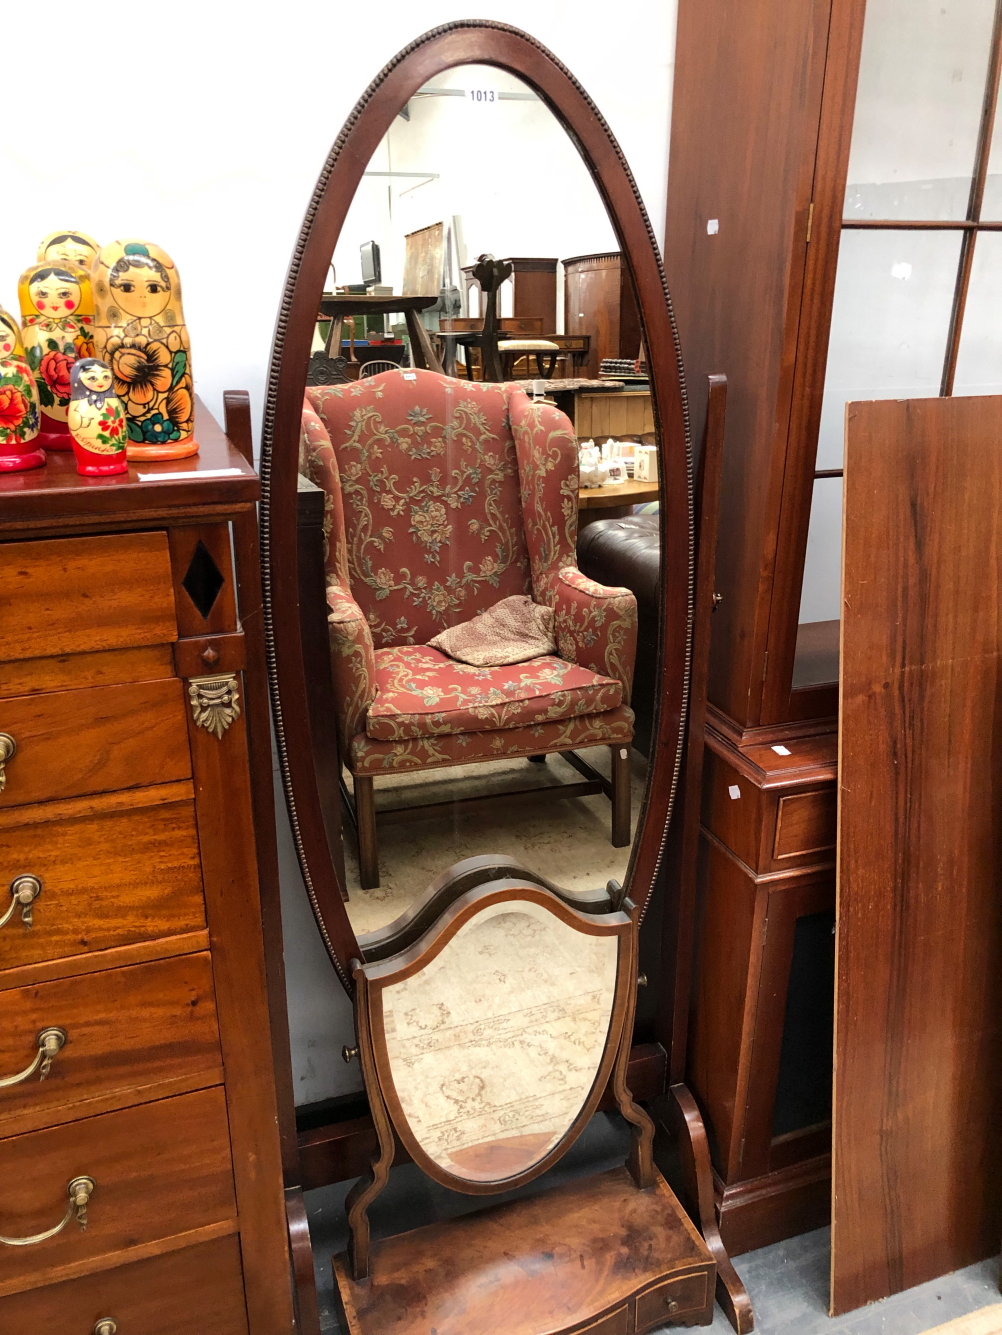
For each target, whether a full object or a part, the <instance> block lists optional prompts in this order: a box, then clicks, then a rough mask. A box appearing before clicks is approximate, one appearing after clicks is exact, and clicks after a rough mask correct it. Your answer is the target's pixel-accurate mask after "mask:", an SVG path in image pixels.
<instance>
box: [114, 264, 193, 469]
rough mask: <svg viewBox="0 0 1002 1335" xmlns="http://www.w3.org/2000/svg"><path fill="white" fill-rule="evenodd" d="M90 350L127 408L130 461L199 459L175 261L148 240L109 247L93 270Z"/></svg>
mask: <svg viewBox="0 0 1002 1335" xmlns="http://www.w3.org/2000/svg"><path fill="white" fill-rule="evenodd" d="M92 276H93V282H94V297H95V303H96V310H97V314H96V321H95V330H94V343H95V348H96V351H97V352H98V354H99V355H100V356H101V357H103V358H104V360H105V361H106V362H107V363H108V365H109V366H110V367H111V370H112V374H113V375H114V378H115V380H114V383H115V392H116V393H117V394H118V396H119V398H120V399H121V400H122V402H123V403H124V404H125V412H126V416H127V418H128V431H129V444H128V455H129V458H130V459H183V458H185V457H186V456H187V455H189V454H197V453H198V444H197V442H196V441H195V439H194V435H193V431H194V416H195V413H194V402H193V395H192V379H191V355H190V345H189V342H188V330H187V329H186V328H185V324H184V313H183V311H182V309H181V282H180V279H179V278H178V273H177V269H176V268H175V267H174V261H173V260H172V259H171V258H170V256H169V255H168V254H167V253H166V252H165V251H163V250H161V249H160V247H159V246H156V245H154V244H153V242H152V241H113V242H112V243H111V244H110V245H107V246H104V247H102V249H101V253H100V255H99V256H98V258H97V260H96V261H95V262H94V269H93V275H92Z"/></svg>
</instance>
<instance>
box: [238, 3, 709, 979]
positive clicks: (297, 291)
mask: <svg viewBox="0 0 1002 1335" xmlns="http://www.w3.org/2000/svg"><path fill="white" fill-rule="evenodd" d="M459 65H491V66H495V67H497V68H498V69H501V70H505V71H507V72H508V73H510V74H513V75H514V76H516V77H517V78H519V79H521V80H522V81H523V82H524V83H526V84H527V85H528V86H529V87H530V88H532V89H533V90H534V91H535V92H536V93H537V94H538V95H539V97H540V98H541V99H542V100H543V101H544V102H545V103H546V105H547V106H548V107H549V109H550V110H551V111H552V113H553V114H554V116H555V117H556V118H557V120H558V121H559V122H560V124H561V125H562V126H563V128H564V129H565V131H566V132H567V134H568V135H569V136H570V138H571V141H572V142H573V144H574V145H575V147H576V148H577V150H578V152H579V154H580V155H581V158H582V160H583V161H584V163H585V166H586V167H587V169H588V171H589V173H590V175H591V178H592V180H593V181H594V183H595V186H596V188H597V190H598V192H599V195H600V197H601V199H602V201H603V203H604V204H605V207H606V210H607V212H608V215H609V221H610V223H611V225H612V228H613V230H614V232H615V233H616V236H617V238H618V241H619V245H620V249H621V252H622V255H623V258H624V262H625V264H626V266H627V269H628V271H629V274H630V276H631V279H632V281H633V286H634V290H635V292H636V297H637V303H638V306H639V309H640V316H641V323H642V327H643V330H644V339H645V347H646V351H647V359H648V367H649V371H650V386H651V399H652V406H653V411H654V418H655V424H656V427H657V434H658V450H659V469H660V477H661V479H662V493H661V506H660V536H661V581H660V587H661V632H660V646H659V656H660V662H659V665H658V674H657V678H656V680H658V681H659V682H660V693H659V698H658V699H657V701H656V712H655V724H654V732H653V739H652V746H651V754H650V757H649V774H648V783H647V791H646V797H645V801H644V805H643V808H642V811H641V814H640V818H639V821H638V824H637V829H636V833H635V836H634V840H633V845H632V849H631V853H630V861H629V868H628V870H627V873H626V881H625V886H624V890H625V894H626V895H628V896H629V898H630V899H631V900H632V901H633V902H634V903H635V904H636V905H637V908H638V910H639V915H640V917H641V918H642V916H643V913H644V910H645V907H646V905H647V902H648V899H649V897H650V894H651V891H652V888H653V886H654V881H655V877H656V875H657V873H658V870H659V867H660V865H661V862H662V858H663V854H664V848H665V841H666V837H667V830H668V822H669V818H670V815H671V810H672V806H673V802H674V797H675V791H676V787H677V784H678V778H679V771H680V764H681V756H682V741H683V732H684V727H683V725H684V719H685V714H686V708H687V703H688V682H689V652H690V641H691V628H692V582H693V505H692V495H693V493H692V443H691V433H690V427H689V413H688V408H687V403H686V394H685V383H684V374H683V368H682V357H681V351H680V347H679V341H678V334H677V329H676V325H675V319H674V315H673V312H672V308H671V299H670V296H669V293H668V286H667V283H666V281H665V275H664V270H663V267H662V264H661V258H660V254H659V251H658V246H657V242H656V240H655V236H654V232H653V230H652V228H651V224H650V221H649V219H648V216H647V212H646V210H645V208H644V205H643V201H642V200H641V197H640V194H639V191H638V190H637V186H636V183H635V181H634V179H633V176H632V174H631V172H630V168H629V166H628V165H627V162H626V159H625V157H624V156H623V153H622V150H621V149H620V148H619V145H618V144H617V143H616V140H615V138H614V137H613V135H612V132H611V131H610V129H609V127H608V125H607V124H606V123H605V121H604V120H603V118H602V116H601V114H600V113H599V111H598V109H597V108H596V106H595V105H594V103H593V102H592V101H591V99H590V98H589V96H588V94H587V93H586V92H585V91H584V89H583V88H582V87H581V85H580V84H579V83H578V82H577V81H576V80H575V78H574V77H573V75H572V74H571V73H570V71H569V70H567V69H566V68H565V66H563V65H562V64H561V63H560V61H559V60H558V59H557V58H556V57H555V56H554V55H553V54H552V53H551V52H550V51H548V50H547V49H546V48H545V47H544V46H542V45H541V44H540V43H539V42H537V41H536V40H535V39H534V38H533V37H530V36H529V35H528V34H526V33H524V32H522V31H520V30H519V29H517V28H513V27H510V26H508V25H506V24H503V23H498V22H494V21H490V20H474V21H463V22H456V23H448V24H444V25H443V26H441V27H438V28H435V29H432V30H431V31H430V32H427V33H425V34H424V35H423V36H422V37H419V38H418V39H417V40H416V41H414V42H412V43H411V44H410V46H408V47H406V48H405V49H404V50H403V51H401V52H400V53H399V54H398V55H397V56H396V57H394V59H393V60H391V61H390V63H389V64H388V65H386V66H385V68H384V69H383V70H382V71H381V72H380V73H379V74H378V75H377V76H376V78H375V79H374V80H373V82H372V83H371V84H370V85H369V87H368V88H367V89H366V91H365V92H364V93H363V95H362V97H361V98H360V99H359V101H358V103H357V104H356V106H355V108H354V110H353V111H352V113H351V115H350V116H349V117H348V119H347V121H346V122H345V125H344V127H343V128H342V130H341V132H340V134H339V135H338V137H337V139H336V141H335V143H334V145H333V147H332V149H331V151H330V153H329V155H328V157H327V161H326V162H325V164H324V167H323V170H322V171H321V173H320V177H319V179H318V181H317V185H316V188H315V190H314V192H313V196H312V199H311V201H310V204H309V207H308V208H307V211H306V216H305V219H304V222H303V226H302V229H301V231H300V234H299V238H298V240H297V243H296V247H295V251H294V253H293V257H292V261H291V263H290V266H289V273H288V277H287V279H286V284H285V290H284V293H283V297H282V302H281V306H280V310H279V315H278V320H277V324H276V329H275V337H274V342H273V347H272V357H271V366H270V372H269V380H268V389H267V394H266V400H265V410H264V420H263V426H262V436H261V462H260V469H261V483H262V501H261V549H262V550H261V555H262V579H263V594H264V613H265V639H266V646H267V655H268V669H269V679H270V686H271V694H272V710H273V717H274V723H275V735H276V742H277V747H278V754H279V761H280V768H281V774H282V781H283V786H284V789H285V797H286V804H287V807H288V812H289V819H290V823H291V826H292V834H293V840H294V843H295V847H296V852H297V856H298V858H299V863H300V867H301V870H302V874H303V879H304V882H305V884H306V889H307V893H308V895H309V898H310V902H311V905H312V908H313V912H314V916H315V917H316V920H317V925H318V927H319V929H320V933H321V936H322V938H323V941H324V944H325V946H326V948H327V951H328V954H329V956H330V958H331V962H332V964H333V966H334V968H335V971H336V972H337V975H338V977H339V979H340V981H341V983H342V985H343V986H344V988H345V990H346V991H347V992H348V993H349V994H351V993H352V991H353V985H352V981H351V962H352V960H355V959H357V958H358V957H359V956H360V955H361V954H362V951H361V950H360V947H359V944H358V941H357V939H356V937H355V933H354V931H353V929H352V926H351V923H350V921H349V919H348V914H347V912H346V909H345V907H344V896H343V893H342V892H343V889H344V887H343V886H342V885H341V883H340V877H339V874H338V870H337V865H336V860H335V858H334V857H333V855H332V851H331V849H330V847H329V845H328V840H327V834H326V829H325V824H324V817H323V806H322V801H321V785H320V782H319V781H318V774H317V766H316V763H315V757H314V750H313V741H312V735H311V729H310V715H309V700H308V692H307V680H306V671H305V661H304V653H303V645H302V642H301V638H300V608H299V595H298V587H299V584H298V573H299V572H298V560H299V555H298V551H297V477H298V466H297V464H298V453H299V440H300V419H301V413H302V404H303V395H304V392H305V389H306V375H307V366H308V363H309V358H310V350H311V345H312V341H313V335H314V329H315V326H316V318H317V312H318V311H319V309H320V302H321V298H322V294H323V291H324V284H325V280H326V276H327V272H328V267H329V265H330V260H331V256H332V255H333V253H334V248H335V245H336V243H337V240H338V237H339V235H340V232H341V228H342V226H343V224H344V220H345V217H346V215H347V213H348V210H349V208H350V207H351V203H352V201H353V199H354V196H355V192H356V190H357V188H358V185H359V183H360V181H361V178H362V174H363V172H364V171H365V169H366V166H367V164H368V162H369V160H370V158H371V157H372V154H373V153H374V152H375V150H376V148H377V147H378V145H379V144H380V142H381V141H382V139H383V136H384V135H385V134H386V132H387V130H388V129H389V127H390V126H391V125H392V123H393V120H394V118H395V117H396V115H397V114H398V112H399V110H400V108H401V107H403V106H404V105H405V104H406V103H407V101H408V100H409V99H410V98H411V97H412V96H413V95H414V94H415V93H416V92H417V91H418V90H419V89H420V88H421V87H422V86H423V85H425V84H426V83H427V82H428V81H429V80H430V79H432V78H434V77H435V76H436V75H438V74H440V73H442V72H443V71H445V70H447V69H452V68H454V67H456V66H459ZM443 870H444V869H443Z"/></svg>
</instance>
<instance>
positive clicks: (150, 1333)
mask: <svg viewBox="0 0 1002 1335" xmlns="http://www.w3.org/2000/svg"><path fill="white" fill-rule="evenodd" d="M109 1317H110V1318H111V1319H112V1320H113V1321H116V1322H117V1323H118V1335H247V1317H246V1314H245V1311H244V1292H243V1274H242V1271H241V1266H240V1244H239V1243H238V1242H237V1240H236V1238H220V1239H219V1240H218V1241H216V1242H207V1243H203V1244H202V1245H201V1246H200V1247H185V1248H184V1249H183V1250H182V1251H176V1252H168V1253H167V1255H166V1256H157V1257H154V1258H153V1260H150V1261H137V1262H134V1263H133V1264H132V1265H123V1266H116V1267H115V1269H114V1270H103V1271H101V1272H100V1273H98V1274H96V1275H87V1276H86V1277H85V1278H84V1279H73V1280H69V1281H65V1282H63V1283H62V1284H52V1285H49V1286H47V1287H46V1288H43V1289H31V1290H29V1291H28V1292H27V1293H19V1294H16V1295H15V1296H14V1297H12V1298H0V1330H2V1331H5V1332H8V1335H93V1331H94V1327H95V1326H96V1325H97V1324H98V1322H99V1321H101V1320H103V1319H105V1318H109Z"/></svg>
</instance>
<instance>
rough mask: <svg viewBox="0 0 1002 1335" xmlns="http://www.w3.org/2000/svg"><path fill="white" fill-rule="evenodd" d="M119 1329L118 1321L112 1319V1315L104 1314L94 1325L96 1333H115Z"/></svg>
mask: <svg viewBox="0 0 1002 1335" xmlns="http://www.w3.org/2000/svg"><path fill="white" fill-rule="evenodd" d="M117 1330H118V1322H117V1321H112V1319H111V1317H110V1316H103V1317H102V1318H101V1320H100V1321H99V1322H98V1323H97V1325H96V1326H95V1327H94V1335H115V1332H116V1331H117Z"/></svg>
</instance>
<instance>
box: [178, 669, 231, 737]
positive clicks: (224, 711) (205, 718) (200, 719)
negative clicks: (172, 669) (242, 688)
mask: <svg viewBox="0 0 1002 1335" xmlns="http://www.w3.org/2000/svg"><path fill="white" fill-rule="evenodd" d="M188 698H189V699H190V700H191V712H192V714H193V715H194V718H195V723H196V724H197V725H198V727H200V728H207V729H208V730H209V732H211V733H212V734H213V735H214V736H216V737H222V735H223V733H224V732H225V731H226V729H227V728H228V727H229V726H230V724H231V723H232V722H233V720H234V719H235V718H237V716H238V715H239V713H240V705H239V703H238V699H239V688H238V686H237V679H236V675H235V674H234V673H232V672H229V673H227V674H226V675H225V676H222V677H191V678H189V681H188Z"/></svg>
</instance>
